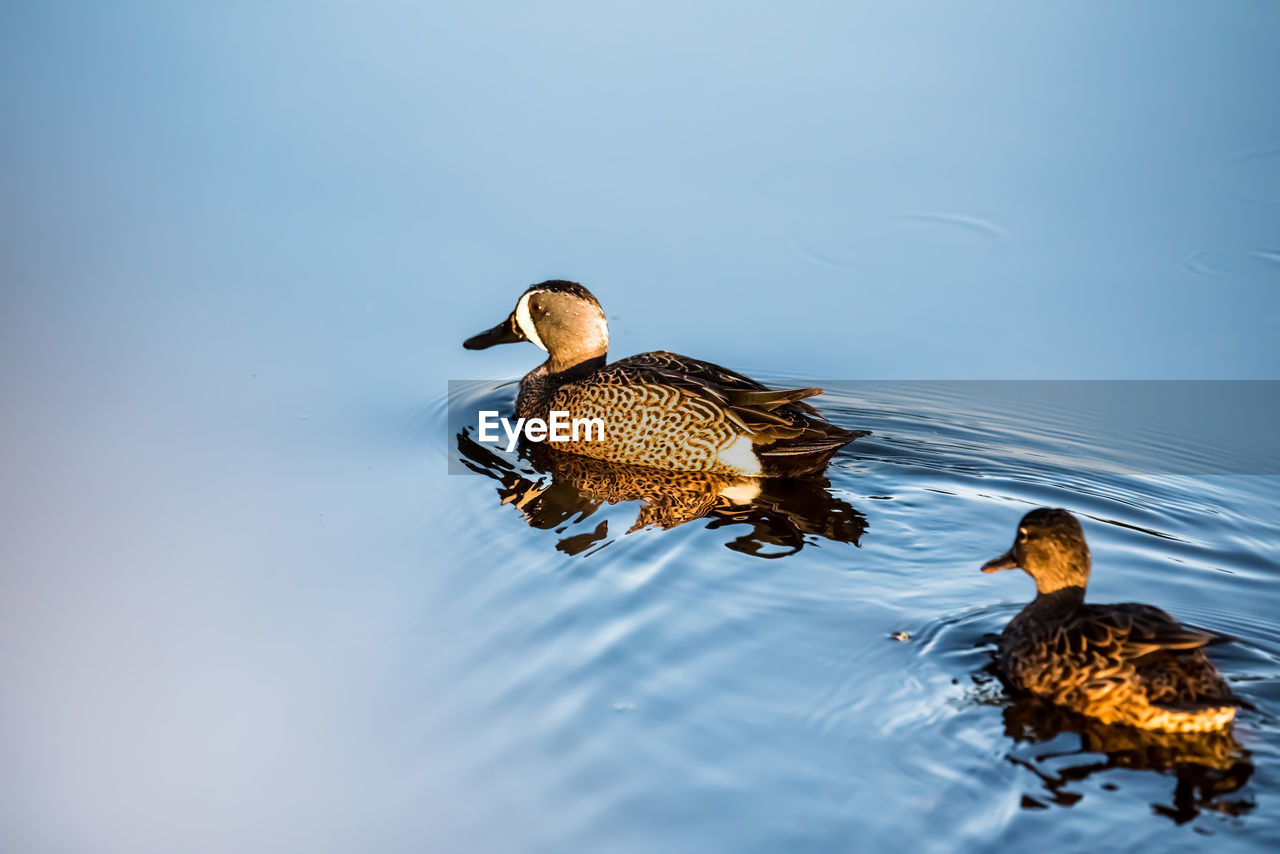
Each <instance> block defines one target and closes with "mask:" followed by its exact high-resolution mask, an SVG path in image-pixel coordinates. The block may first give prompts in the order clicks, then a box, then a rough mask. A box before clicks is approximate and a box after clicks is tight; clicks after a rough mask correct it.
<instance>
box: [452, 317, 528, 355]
mask: <svg viewBox="0 0 1280 854" xmlns="http://www.w3.org/2000/svg"><path fill="white" fill-rule="evenodd" d="M525 340H527V339H526V338H525V337H524V333H523V332H521V331H520V327H519V326H518V325H516V316H515V315H514V314H511V315H508V316H507V319H506V320H504V321H502V322H501V323H499V324H498V325H497V326H495V327H493V328H492V329H486V330H485V331H484V332H481V333H480V334H479V335H472V336H471V337H470V338H468V339H467V340H466V341H463V342H462V346H463V347H466V348H467V349H468V350H487V349H489V348H490V347H493V346H494V345H496V344H514V343H516V342H517V341H525Z"/></svg>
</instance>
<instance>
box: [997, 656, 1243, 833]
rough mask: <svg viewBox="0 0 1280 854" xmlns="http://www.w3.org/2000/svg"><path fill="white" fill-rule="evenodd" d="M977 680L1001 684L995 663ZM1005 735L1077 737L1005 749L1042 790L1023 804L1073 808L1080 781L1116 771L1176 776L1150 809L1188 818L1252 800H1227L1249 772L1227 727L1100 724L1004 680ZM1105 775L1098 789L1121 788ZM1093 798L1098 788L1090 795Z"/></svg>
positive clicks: (1028, 739) (1232, 809)
mask: <svg viewBox="0 0 1280 854" xmlns="http://www.w3.org/2000/svg"><path fill="white" fill-rule="evenodd" d="M974 681H975V683H977V684H979V686H998V685H1001V684H1002V683H1001V680H1000V679H999V677H998V675H997V674H996V673H995V672H994V664H991V665H989V666H988V667H987V668H985V669H984V670H983V671H982V672H981V673H980V674H975V676H974ZM1004 700H1005V705H1004V710H1003V718H1004V731H1005V735H1007V736H1008V737H1009V738H1011V739H1013V741H1014V742H1015V743H1019V744H1030V745H1038V744H1046V745H1047V744H1049V743H1050V742H1053V741H1056V740H1058V739H1060V738H1061V737H1063V736H1067V737H1068V738H1070V737H1071V736H1074V737H1075V739H1076V740H1078V743H1077V746H1076V747H1074V748H1073V749H1065V750H1062V749H1055V750H1050V751H1046V752H1043V753H1034V754H1032V755H1030V756H1028V755H1021V756H1019V755H1014V753H1010V754H1007V755H1006V756H1005V758H1006V759H1007V760H1008V761H1009V762H1010V763H1012V764H1014V765H1016V766H1018V767H1020V768H1024V769H1025V770H1027V771H1028V772H1030V773H1031V774H1033V775H1035V777H1036V778H1038V779H1039V780H1040V782H1041V784H1042V789H1041V791H1039V792H1036V793H1034V794H1032V793H1025V794H1023V796H1022V808H1023V809H1028V810H1047V809H1051V808H1052V807H1054V806H1058V807H1072V806H1075V805H1076V804H1077V803H1078V802H1079V801H1080V800H1081V799H1082V798H1083V797H1084V793H1083V792H1081V791H1079V789H1080V788H1081V784H1082V783H1083V782H1084V781H1085V780H1088V779H1089V778H1091V777H1094V776H1095V775H1106V774H1107V773H1109V772H1112V771H1117V770H1126V771H1149V772H1152V773H1154V774H1159V775H1162V776H1166V777H1170V778H1172V779H1173V781H1174V785H1173V791H1172V793H1171V797H1170V801H1169V802H1168V803H1158V802H1157V803H1152V804H1151V812H1152V813H1154V814H1155V815H1159V816H1163V817H1165V818H1167V819H1170V820H1171V821H1173V822H1174V823H1175V824H1186V823H1187V822H1189V821H1192V820H1193V819H1195V818H1196V817H1198V816H1199V815H1200V814H1201V813H1202V812H1214V813H1219V814H1223V815H1230V816H1243V815H1246V814H1248V813H1249V812H1251V811H1252V810H1253V809H1254V807H1255V806H1256V804H1255V802H1254V801H1253V800H1252V799H1251V798H1248V797H1237V798H1232V797H1229V796H1230V795H1233V794H1235V793H1236V792H1238V791H1239V790H1240V789H1241V788H1243V787H1244V785H1245V784H1246V783H1248V782H1249V778H1250V777H1251V776H1252V775H1253V770H1254V766H1253V763H1252V761H1251V758H1250V753H1249V751H1248V750H1247V749H1246V748H1245V747H1243V746H1242V745H1241V744H1240V742H1239V741H1237V740H1236V738H1235V736H1234V734H1233V732H1232V729H1231V728H1230V727H1228V728H1227V729H1224V730H1220V731H1218V732H1208V733H1171V732H1159V731H1152V730H1142V729H1137V728H1134V727H1127V726H1116V725H1110V724H1104V723H1102V722H1100V721H1097V720H1094V719H1093V718H1089V717H1086V716H1084V715H1079V714H1076V713H1075V712H1072V711H1070V710H1068V709H1064V708H1062V707H1061V706H1057V705H1055V704H1053V703H1051V702H1049V701H1047V700H1045V699H1043V698H1040V697H1035V696H1030V695H1025V694H1018V693H1015V692H1012V691H1011V690H1010V689H1009V688H1008V687H1007V686H1004ZM1119 790H1120V785H1119V784H1118V783H1116V782H1114V781H1107V782H1104V783H1102V784H1101V785H1100V786H1098V791H1099V792H1102V793H1106V792H1119ZM1091 796H1092V797H1097V794H1096V793H1091Z"/></svg>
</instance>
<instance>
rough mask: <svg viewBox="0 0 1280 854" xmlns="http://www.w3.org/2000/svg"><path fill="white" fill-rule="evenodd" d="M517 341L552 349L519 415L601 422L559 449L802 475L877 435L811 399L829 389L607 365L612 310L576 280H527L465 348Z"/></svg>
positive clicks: (689, 368)
mask: <svg viewBox="0 0 1280 854" xmlns="http://www.w3.org/2000/svg"><path fill="white" fill-rule="evenodd" d="M520 341H527V342H529V343H531V344H533V345H534V346H536V347H538V348H540V349H541V350H543V351H544V352H546V354H547V358H546V361H544V362H543V363H542V364H541V365H539V366H538V367H536V368H534V369H533V370H532V371H530V372H529V373H528V374H527V375H525V377H524V379H522V380H521V381H520V389H519V392H518V394H517V396H516V415H517V417H519V418H525V419H532V418H540V419H543V420H546V419H547V418H548V416H549V414H550V413H551V412H553V411H559V412H567V413H569V414H570V417H571V418H575V419H576V418H600V419H602V420H603V423H604V431H603V436H600V435H598V434H594V435H593V434H588V435H587V436H584V437H582V438H580V439H578V440H574V441H565V442H557V447H558V448H559V449H560V450H562V451H568V452H571V453H575V454H580V455H582V456H586V457H591V458H594V459H598V460H604V461H606V462H613V463H625V464H629V465H638V466H647V467H649V468H655V469H662V470H668V471H690V472H710V473H715V474H726V475H733V476H746V477H802V476H807V475H814V474H819V473H821V472H822V471H823V470H824V469H825V468H826V466H827V464H828V463H829V462H830V460H831V458H832V457H833V456H834V455H835V453H836V452H837V451H838V450H840V448H842V447H844V446H845V445H847V444H848V443H849V442H852V441H853V440H854V439H857V438H859V437H861V436H866V435H868V431H866V430H846V429H844V428H841V427H837V426H835V425H834V424H831V423H829V422H828V421H826V420H824V419H823V418H822V417H821V416H820V415H819V414H818V411H817V410H816V409H815V408H814V407H813V406H812V405H810V404H808V403H805V402H804V401H805V400H806V399H807V398H811V397H814V396H815V395H818V394H821V393H822V389H820V388H795V389H782V390H775V389H770V388H768V387H766V386H765V385H763V384H762V383H759V382H756V381H755V380H753V379H751V378H749V377H747V376H744V375H743V374H740V373H738V372H736V371H732V370H730V369H728V368H725V367H721V366H720V365H716V364H712V363H711V362H704V361H702V360H700V359H694V358H690V357H688V356H681V355H679V354H677V353H670V352H667V351H665V350H658V351H654V352H648V353H639V354H637V355H635V356H630V357H628V358H625V359H620V360H618V361H616V362H613V363H609V362H608V352H609V325H608V321H607V320H606V318H605V313H604V309H603V308H601V306H600V301H599V300H597V299H596V297H595V295H594V294H592V293H591V291H589V290H587V289H586V288H585V287H583V286H582V285H581V284H579V283H577V282H570V281H566V280H563V279H553V280H549V281H545V282H542V283H540V284H536V285H532V286H530V287H529V288H528V289H527V290H525V292H524V293H523V294H521V295H520V298H519V299H518V300H517V301H516V306H515V308H514V309H513V310H512V311H511V313H510V314H509V315H507V318H506V319H505V320H503V321H502V322H501V323H499V324H498V325H497V326H494V327H493V328H492V329H489V330H486V331H484V332H481V333H479V334H478V335H474V336H472V337H471V338H468V339H467V340H466V341H464V342H463V345H462V346H463V347H465V348H466V349H468V350H484V349H487V348H489V347H493V346H496V345H498V344H509V343H515V342H520Z"/></svg>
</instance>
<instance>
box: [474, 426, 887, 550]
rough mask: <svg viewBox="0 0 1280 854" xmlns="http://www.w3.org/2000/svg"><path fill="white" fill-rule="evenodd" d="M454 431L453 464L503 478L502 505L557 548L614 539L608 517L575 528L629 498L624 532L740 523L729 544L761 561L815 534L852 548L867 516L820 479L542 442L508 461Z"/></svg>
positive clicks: (799, 545)
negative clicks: (730, 472) (668, 465)
mask: <svg viewBox="0 0 1280 854" xmlns="http://www.w3.org/2000/svg"><path fill="white" fill-rule="evenodd" d="M470 432H471V431H470V428H464V429H463V430H462V431H460V432H459V433H457V434H456V439H457V450H458V454H459V462H461V464H462V465H464V466H465V467H466V468H467V469H469V470H471V471H473V472H475V473H477V474H483V475H486V476H488V477H491V478H493V479H494V480H496V481H497V482H498V484H499V486H498V496H499V499H500V503H501V504H504V505H506V504H510V505H512V506H514V507H515V508H516V509H517V510H518V511H519V512H520V514H521V516H523V518H524V520H525V521H526V522H527V523H528V524H529V526H530V527H533V528H538V529H542V530H548V531H554V532H556V533H558V534H562V535H563V536H561V537H560V539H559V540H557V542H556V549H557V550H558V551H562V552H564V553H566V554H570V555H578V554H589V553H591V552H592V551H594V550H596V549H598V548H600V547H603V546H604V545H607V544H608V543H609V542H611V541H612V539H613V538H614V537H613V535H611V533H610V531H609V521H610V520H609V519H601V520H600V521H599V522H598V523H597V524H596V525H595V526H594V527H591V528H590V529H589V530H579V532H576V533H569V531H571V530H577V529H579V527H580V526H582V527H586V526H585V524H584V523H586V522H587V520H589V519H590V518H591V517H592V516H594V515H595V514H597V513H599V512H601V511H602V510H604V509H605V508H607V507H610V506H613V505H620V504H629V503H634V504H635V505H636V506H637V511H636V517H635V520H634V522H633V523H631V524H630V526H629V527H627V529H626V530H625V531H623V532H622V533H624V534H627V533H632V532H635V531H639V530H642V529H646V528H651V529H658V530H670V529H672V528H676V527H679V526H681V525H684V524H686V523H688V522H693V521H695V520H697V519H708V520H709V521H708V523H707V526H706V528H707V530H716V529H720V528H726V527H729V526H737V525H741V526H745V527H746V529H747V530H746V531H744V532H743V533H741V534H740V535H739V536H737V537H736V538H735V539H733V540H731V541H729V542H727V543H725V546H726V547H728V548H730V549H732V550H734V551H737V552H741V553H743V554H748V555H752V556H754V557H761V558H779V557H786V556H787V555H792V554H795V553H796V552H799V551H800V550H801V549H803V548H804V547H805V546H806V545H808V544H810V543H813V542H816V541H817V540H830V541H833V542H840V543H850V544H852V545H855V546H856V545H857V544H858V541H859V539H860V538H861V537H862V534H863V532H864V531H865V530H866V528H867V521H866V517H865V516H864V515H863V514H862V513H860V512H859V511H858V510H856V509H855V508H854V507H853V506H851V505H850V504H848V503H847V502H845V501H843V500H841V499H840V498H837V497H836V496H835V495H833V494H832V493H831V492H830V489H829V487H830V482H829V481H828V480H827V479H826V478H804V479H788V478H768V479H762V478H749V477H732V476H726V475H718V474H709V473H703V472H671V471H662V470H659V469H651V468H647V467H644V466H632V465H621V464H617V463H607V462H603V461H600V460H594V459H591V458H589V457H583V456H579V455H576V454H568V453H563V452H560V451H556V450H553V449H551V448H548V447H546V446H545V445H543V444H539V443H527V444H526V445H524V446H522V448H521V459H520V460H519V461H513V460H511V459H508V458H507V457H504V456H502V455H500V454H498V453H496V452H495V451H494V450H492V448H490V447H487V446H485V445H482V444H480V443H478V442H476V441H475V440H473V439H472V438H471V436H470Z"/></svg>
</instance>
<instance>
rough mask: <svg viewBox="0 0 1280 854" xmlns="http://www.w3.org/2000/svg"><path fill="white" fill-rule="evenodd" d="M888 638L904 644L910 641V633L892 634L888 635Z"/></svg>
mask: <svg viewBox="0 0 1280 854" xmlns="http://www.w3.org/2000/svg"><path fill="white" fill-rule="evenodd" d="M889 637H891V638H893V639H894V640H896V641H898V642H899V643H906V642H907V641H909V640H911V632H894V633H893V634H891V635H889Z"/></svg>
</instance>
